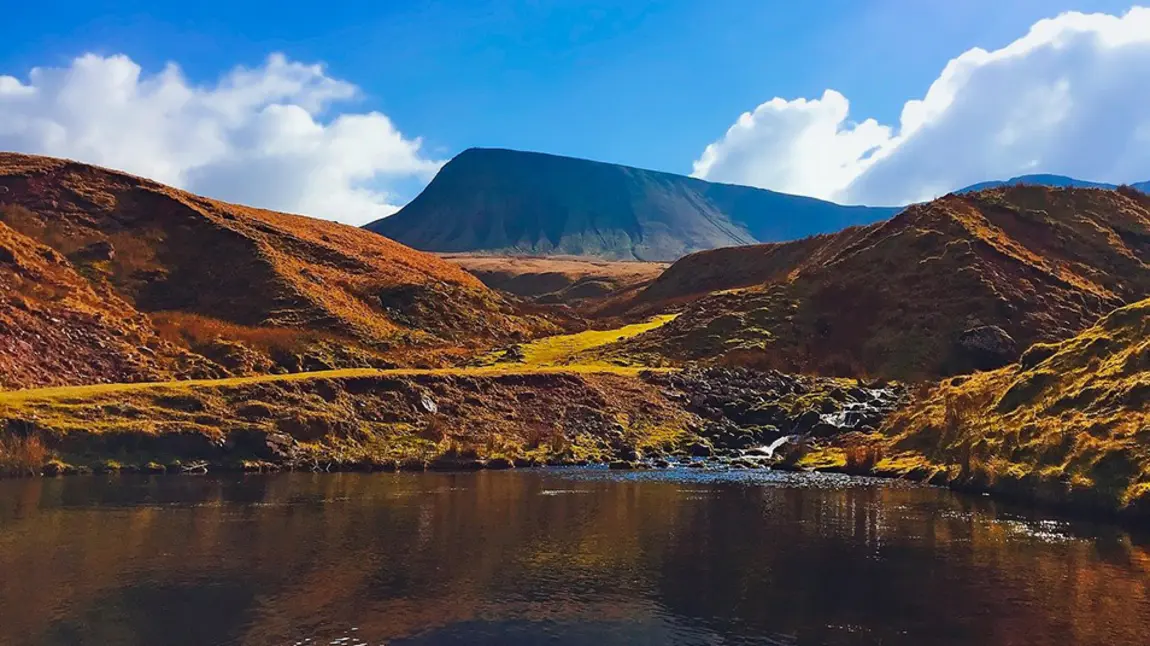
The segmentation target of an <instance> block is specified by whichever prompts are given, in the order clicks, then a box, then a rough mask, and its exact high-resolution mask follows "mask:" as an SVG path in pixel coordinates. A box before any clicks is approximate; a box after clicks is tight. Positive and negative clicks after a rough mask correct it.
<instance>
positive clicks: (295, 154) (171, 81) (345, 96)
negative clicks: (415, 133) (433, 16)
mask: <svg viewBox="0 0 1150 646" xmlns="http://www.w3.org/2000/svg"><path fill="white" fill-rule="evenodd" d="M357 94H358V89H357V88H356V87H355V86H354V85H351V84H349V83H347V82H344V81H341V80H338V79H333V78H331V77H329V76H327V74H326V73H325V71H324V69H323V68H322V67H321V66H319V65H305V64H301V63H297V62H293V61H289V60H287V59H286V58H285V57H284V56H282V55H279V54H275V55H272V56H270V57H268V59H267V60H266V61H265V62H264V64H263V65H262V66H260V67H257V68H254V69H247V68H243V67H237V68H236V69H234V70H232V71H231V72H229V73H227V74H226V75H225V76H224V77H223V78H221V79H220V80H219V81H218V82H217V83H216V84H215V85H211V86H201V85H194V84H192V83H190V82H189V81H188V80H187V79H186V78H185V77H184V76H183V74H182V73H181V71H180V69H179V68H178V67H177V66H175V65H173V64H169V65H168V66H167V67H166V68H164V70H163V71H161V72H159V73H156V74H152V75H148V74H146V73H144V72H143V71H142V70H141V68H140V66H139V65H137V64H136V63H135V62H133V61H132V60H131V59H130V58H128V57H127V56H109V57H101V56H96V55H93V54H88V55H85V56H81V57H79V58H77V59H75V60H73V61H72V62H71V64H70V66H68V67H65V68H35V69H33V70H32V71H31V73H30V74H29V75H28V80H27V82H22V81H20V80H19V79H17V78H15V77H12V76H0V148H3V149H7V150H18V151H22V152H30V153H38V154H45V155H54V156H59V157H69V158H72V159H77V160H80V161H85V162H90V163H94V164H99V165H102V166H109V167H112V168H119V169H122V170H125V171H128V172H131V173H135V174H137V175H143V176H145V177H150V178H153V179H155V180H157V181H160V182H164V183H167V184H172V185H175V186H179V187H181V188H185V189H187V190H190V191H193V192H196V193H201V194H204V195H209V196H212V197H218V198H221V199H225V200H230V201H235V202H241V203H245V204H251V205H255V206H261V207H265V208H271V209H277V210H283V211H291V212H296V213H304V214H307V215H314V216H317V217H325V218H329V219H333V220H339V221H341V222H347V223H350V224H363V223H365V222H368V221H370V220H372V219H375V218H379V217H383V216H385V215H389V214H391V213H393V212H394V211H395V210H396V207H395V206H394V205H393V202H394V200H393V199H392V196H391V195H390V194H389V193H388V190H387V186H388V183H389V182H390V181H395V180H400V179H403V178H409V177H412V176H415V177H420V178H427V177H430V176H431V175H432V174H434V172H435V171H436V169H438V168H439V166H440V162H437V161H433V160H429V159H427V158H425V157H424V156H423V155H422V154H421V151H420V145H421V142H420V140H419V139H407V138H405V137H404V136H403V135H402V134H401V133H400V132H399V131H398V130H396V128H395V126H394V125H393V124H392V123H391V121H390V120H389V119H388V118H387V117H386V116H385V115H383V114H380V113H378V112H369V113H361V114H349V113H344V114H339V115H337V116H334V117H330V118H325V113H326V112H327V111H328V109H329V108H330V107H331V106H332V105H333V104H335V103H338V102H340V101H347V100H349V99H352V98H355V97H356V96H357Z"/></svg>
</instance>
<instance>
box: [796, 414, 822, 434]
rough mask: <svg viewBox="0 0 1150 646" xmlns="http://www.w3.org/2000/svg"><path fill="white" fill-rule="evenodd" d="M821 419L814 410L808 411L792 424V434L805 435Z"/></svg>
mask: <svg viewBox="0 0 1150 646" xmlns="http://www.w3.org/2000/svg"><path fill="white" fill-rule="evenodd" d="M822 419H823V417H822V415H820V414H819V412H818V411H816V410H808V411H806V412H805V413H803V414H802V415H799V416H798V417H797V418H796V419H795V422H794V429H793V431H792V432H794V433H806V432H807V431H809V430H810V429H811V427H813V426H814V425H815V424H818V423H819V422H820V421H822Z"/></svg>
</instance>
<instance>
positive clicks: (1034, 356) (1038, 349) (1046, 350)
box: [1019, 343, 1059, 370]
mask: <svg viewBox="0 0 1150 646" xmlns="http://www.w3.org/2000/svg"><path fill="white" fill-rule="evenodd" d="M1058 348H1059V346H1058V345H1057V344H1053V343H1035V344H1034V345H1032V346H1030V347H1029V348H1028V349H1027V350H1026V352H1023V353H1022V358H1021V359H1020V360H1019V363H1021V364H1022V369H1023V370H1031V369H1033V368H1035V367H1037V366H1038V364H1040V363H1042V362H1043V361H1046V360H1047V359H1049V358H1050V357H1053V356H1054V355H1055V354H1056V353H1057V352H1058Z"/></svg>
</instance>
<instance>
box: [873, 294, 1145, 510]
mask: <svg viewBox="0 0 1150 646" xmlns="http://www.w3.org/2000/svg"><path fill="white" fill-rule="evenodd" d="M1028 355H1029V358H1026V355H1024V362H1023V365H1015V366H1011V367H1008V368H1003V369H1001V370H997V371H993V372H986V373H979V374H976V375H972V376H970V377H964V378H958V379H952V380H947V381H944V382H942V383H941V384H939V385H938V386H937V387H936V388H934V389H932V390H930V391H929V392H923V393H919V394H918V395H917V396H916V397H915V399H914V401H913V402H912V403H911V404H910V405H909V406H908V407H907V408H905V409H904V410H901V411H899V412H897V413H896V414H895V415H893V416H892V417H891V418H890V419H889V420H888V422H887V424H886V425H885V427H884V428H883V429H882V430H883V432H884V433H885V434H886V435H887V436H888V446H887V454H888V455H890V456H891V457H890V458H888V459H885V460H882V461H880V462H879V464H878V465H877V469H878V470H879V471H886V472H895V473H898V472H902V473H909V472H910V471H917V472H918V473H920V474H921V473H925V472H937V471H942V472H945V479H946V480H947V481H950V482H954V483H957V484H969V485H974V486H978V487H982V488H989V489H998V490H1009V491H1014V492H1018V493H1022V494H1025V495H1033V496H1046V497H1050V498H1052V499H1059V498H1061V499H1067V500H1069V499H1072V498H1076V499H1079V500H1080V501H1082V502H1083V504H1087V505H1090V506H1095V507H1105V508H1110V509H1113V510H1121V509H1125V508H1129V507H1131V506H1135V505H1146V503H1148V502H1150V499H1147V497H1146V494H1147V493H1148V492H1150V487H1147V484H1148V483H1150V300H1145V301H1142V302H1140V303H1136V304H1134V305H1130V306H1127V307H1124V308H1121V309H1118V310H1116V311H1115V312H1114V313H1112V314H1111V315H1109V316H1107V317H1106V318H1105V319H1103V320H1102V321H1101V322H1099V323H1098V325H1096V326H1094V327H1092V328H1090V329H1088V330H1086V331H1085V332H1083V333H1082V334H1079V335H1078V336H1076V337H1073V338H1071V339H1069V340H1067V341H1064V342H1062V343H1059V344H1053V345H1051V346H1045V347H1042V348H1040V349H1039V351H1036V352H1035V353H1033V354H1031V353H1028Z"/></svg>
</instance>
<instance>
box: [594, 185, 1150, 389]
mask: <svg viewBox="0 0 1150 646" xmlns="http://www.w3.org/2000/svg"><path fill="white" fill-rule="evenodd" d="M708 292H711V293H710V294H708V295H702V294H707V293H708ZM1147 297H1150V196H1147V195H1145V194H1143V193H1140V192H1138V191H1133V190H1128V189H1122V190H1119V191H1104V190H1098V189H1077V188H1071V189H1054V188H1048V187H1042V186H1010V187H1002V188H995V189H988V190H984V191H979V192H976V193H970V194H965V195H948V196H946V197H943V198H940V199H938V200H935V201H933V202H930V203H926V204H917V205H914V206H911V207H909V208H907V209H906V210H905V211H903V212H902V213H900V214H899V215H897V216H895V217H894V218H892V219H891V220H889V221H887V222H883V223H880V224H874V225H871V226H868V227H861V228H854V229H848V230H846V231H844V232H842V233H839V234H836V235H831V236H821V237H816V238H812V239H809V240H802V241H796V242H793V243H787V244H781V245H758V246H750V247H743V248H738V249H718V250H713V251H704V252H699V253H697V254H694V255H691V256H687V257H686V258H683V259H682V260H679V261H678V262H676V263H675V264H674V265H672V266H671V267H670V268H669V269H667V271H665V272H664V273H663V274H662V275H661V276H660V277H659V278H658V279H656V280H655V281H654V282H653V283H652V284H651V285H650V286H649V287H647V288H646V289H645V290H644V291H643V292H642V293H640V294H639V295H638V296H636V297H635V298H634V299H633V300H632V301H631V303H630V306H631V312H632V314H633V315H639V314H643V315H645V314H647V313H649V312H651V311H659V310H660V309H666V308H668V307H675V306H680V307H683V308H684V311H683V313H682V314H681V315H680V316H679V317H678V318H677V319H676V320H675V321H673V322H671V323H669V324H668V325H666V326H664V327H662V328H659V329H658V330H655V331H653V332H651V333H648V334H645V335H642V336H639V337H636V338H635V339H633V340H631V341H629V342H628V343H627V347H625V348H619V349H618V350H619V351H620V352H621V353H623V354H631V355H636V354H639V355H642V354H647V355H652V356H662V357H665V358H668V359H670V360H671V361H672V362H681V361H691V360H717V361H723V362H727V363H738V364H745V365H756V366H763V367H774V368H779V369H784V370H799V371H811V372H821V373H829V374H838V375H855V376H863V375H871V376H882V377H888V378H898V379H919V378H927V377H934V376H938V375H944V374H954V373H960V372H966V371H969V370H972V369H979V368H989V367H996V366H998V365H1002V364H1003V363H1004V362H1008V361H1010V360H1012V359H1013V358H1015V357H1017V354H1018V353H1019V352H1021V351H1022V350H1025V349H1026V347H1028V346H1029V345H1031V344H1032V343H1034V342H1037V341H1057V340H1061V339H1065V338H1068V337H1069V336H1071V335H1073V334H1075V333H1077V332H1078V331H1080V330H1082V329H1084V328H1085V327H1086V326H1088V325H1091V324H1093V323H1094V321H1096V320H1097V319H1098V318H1099V317H1100V316H1102V315H1104V314H1106V313H1108V312H1110V311H1111V310H1113V309H1114V308H1116V307H1120V306H1122V305H1123V304H1126V303H1129V302H1132V301H1136V300H1139V299H1144V298H1147ZM616 306H617V307H624V306H625V304H624V305H620V304H616Z"/></svg>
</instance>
